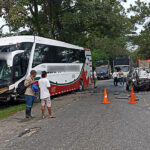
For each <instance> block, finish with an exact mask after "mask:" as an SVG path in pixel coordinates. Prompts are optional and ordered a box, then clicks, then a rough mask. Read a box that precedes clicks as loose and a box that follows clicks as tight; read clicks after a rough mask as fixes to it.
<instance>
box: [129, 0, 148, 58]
mask: <svg viewBox="0 0 150 150" xmlns="http://www.w3.org/2000/svg"><path fill="white" fill-rule="evenodd" d="M128 11H130V12H134V14H135V15H134V16H131V22H132V23H133V24H134V26H136V25H137V24H138V25H143V24H144V23H145V21H146V24H145V25H144V26H143V27H144V30H143V31H141V33H140V34H139V35H136V36H134V37H133V38H132V42H133V44H134V45H137V46H138V49H137V50H136V52H134V53H133V55H132V57H133V58H141V59H148V58H150V21H149V19H148V18H149V17H150V3H149V4H147V3H145V2H141V1H140V0H137V1H136V5H135V6H131V8H130V9H129V10H128ZM135 29H136V28H135Z"/></svg>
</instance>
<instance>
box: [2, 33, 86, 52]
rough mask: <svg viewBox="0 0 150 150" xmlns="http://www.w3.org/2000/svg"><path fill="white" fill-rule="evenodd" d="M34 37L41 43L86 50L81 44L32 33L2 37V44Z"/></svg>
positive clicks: (28, 39)
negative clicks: (77, 44)
mask: <svg viewBox="0 0 150 150" xmlns="http://www.w3.org/2000/svg"><path fill="white" fill-rule="evenodd" d="M34 39H35V40H36V43H40V44H47V45H53V46H60V47H67V48H73V49H81V50H84V48H83V47H79V46H76V45H72V44H69V43H65V42H61V41H57V40H52V39H48V38H43V37H39V36H35V37H34V36H32V35H23V36H22V35H21V36H11V37H4V38H0V46H4V45H12V44H17V43H22V42H34Z"/></svg>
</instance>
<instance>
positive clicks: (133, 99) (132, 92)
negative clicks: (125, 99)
mask: <svg viewBox="0 0 150 150" xmlns="http://www.w3.org/2000/svg"><path fill="white" fill-rule="evenodd" d="M135 103H137V102H136V100H135V94H134V89H133V88H132V89H131V96H130V102H129V104H135Z"/></svg>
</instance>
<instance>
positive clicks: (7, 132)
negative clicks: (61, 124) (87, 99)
mask: <svg viewBox="0 0 150 150" xmlns="http://www.w3.org/2000/svg"><path fill="white" fill-rule="evenodd" d="M91 92H93V89H92V87H89V88H87V89H85V91H84V92H74V93H72V94H67V95H63V96H59V97H56V98H54V99H53V100H52V109H53V113H54V115H55V112H56V111H57V110H59V109H61V108H63V106H66V105H68V104H69V103H72V102H74V101H77V100H79V99H81V98H82V96H84V95H85V94H86V93H91ZM40 106H41V105H40V103H39V104H38V105H36V106H35V107H34V108H33V109H32V115H33V116H34V117H35V118H34V119H32V120H30V121H27V120H25V119H24V118H25V117H24V116H25V112H24V111H20V112H17V113H16V114H14V115H13V116H10V117H8V118H7V119H4V120H1V121H0V143H1V142H5V141H7V140H10V139H11V138H13V135H14V134H16V135H18V134H19V131H20V130H21V129H26V128H29V127H31V126H33V125H34V124H36V123H37V122H41V121H42V119H41V107H40ZM46 114H47V111H46ZM47 117H48V114H47Z"/></svg>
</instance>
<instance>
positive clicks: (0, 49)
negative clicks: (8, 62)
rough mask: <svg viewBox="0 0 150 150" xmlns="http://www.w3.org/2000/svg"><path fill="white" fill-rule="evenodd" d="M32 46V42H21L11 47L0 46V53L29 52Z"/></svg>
mask: <svg viewBox="0 0 150 150" xmlns="http://www.w3.org/2000/svg"><path fill="white" fill-rule="evenodd" d="M32 45H33V43H32V42H23V43H16V44H12V45H5V46H0V52H13V51H16V50H24V51H31V49H32Z"/></svg>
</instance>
